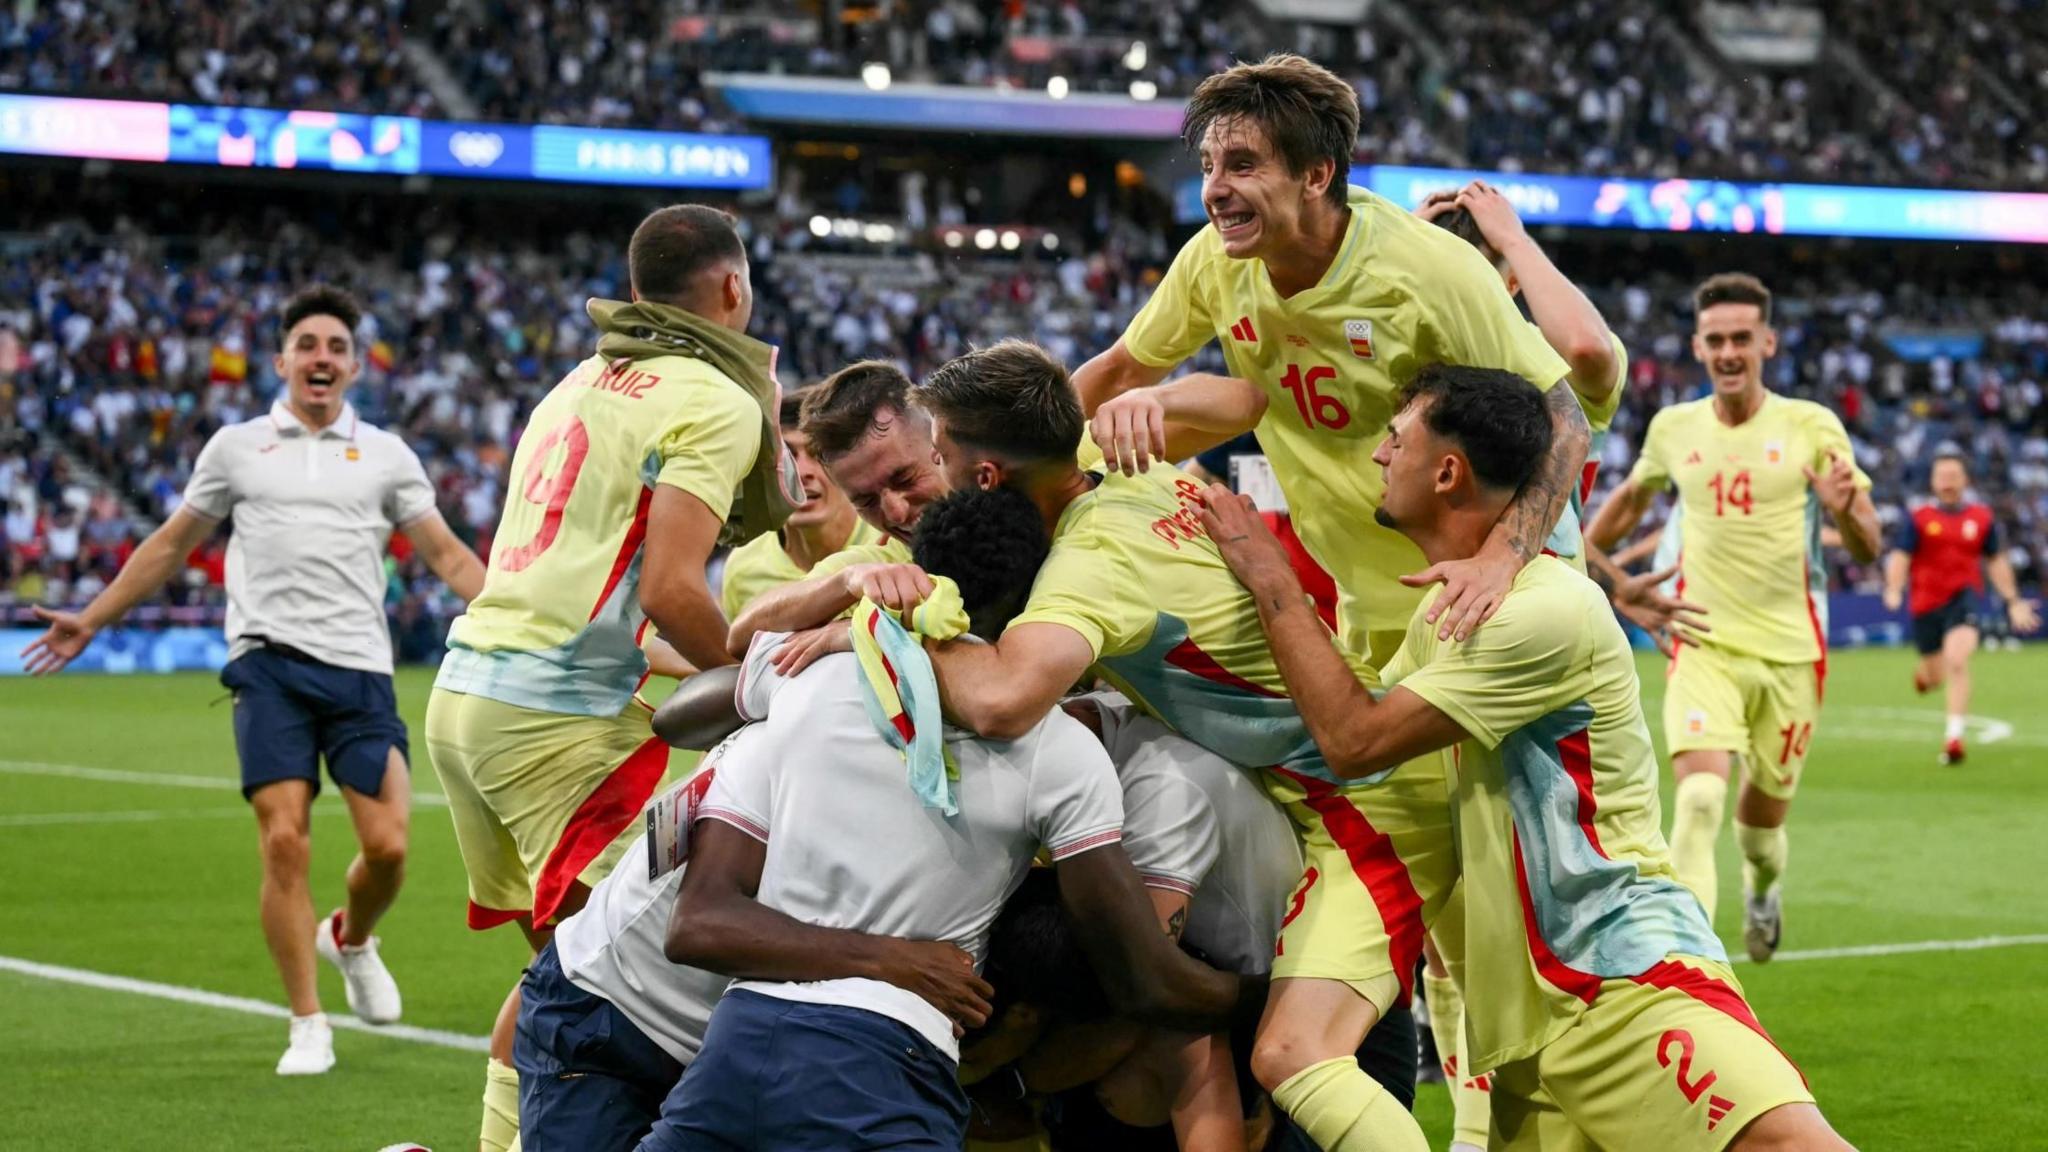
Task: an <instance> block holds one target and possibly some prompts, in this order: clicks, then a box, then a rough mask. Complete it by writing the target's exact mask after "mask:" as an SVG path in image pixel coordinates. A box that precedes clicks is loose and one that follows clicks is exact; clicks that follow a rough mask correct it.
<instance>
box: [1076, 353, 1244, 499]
mask: <svg viewBox="0 0 2048 1152" xmlns="http://www.w3.org/2000/svg"><path fill="white" fill-rule="evenodd" d="M1265 415H1266V394H1265V392H1263V391H1261V390H1260V388H1259V386H1258V385H1256V384H1254V383H1252V382H1251V381H1249V380H1241V379H1239V378H1237V377H1235V376H1218V375H1215V374H1214V373H1210V372H1194V373H1190V374H1188V375H1186V376H1183V377H1181V378H1180V379H1178V380H1174V381H1172V382H1171V383H1167V384H1161V385H1159V386H1157V387H1155V388H1141V389H1136V390H1133V391H1130V392H1126V393H1124V394H1123V395H1121V396H1117V397H1115V398H1114V399H1111V400H1109V401H1108V402H1106V403H1104V404H1103V405H1102V406H1101V407H1100V408H1098V409H1096V411H1095V415H1094V417H1093V418H1092V419H1091V420H1090V421H1089V423H1088V433H1089V435H1090V436H1091V437H1092V438H1093V439H1094V440H1095V446H1096V447H1098V448H1100V449H1102V456H1103V459H1104V460H1105V461H1106V462H1107V463H1108V466H1109V467H1111V468H1115V469H1117V470H1118V471H1121V472H1122V473H1123V474H1124V475H1126V476H1132V475H1136V474H1137V473H1139V472H1143V471H1145V470H1146V469H1148V468H1150V467H1151V465H1152V461H1153V460H1185V459H1187V458H1188V457H1190V456H1196V455H1199V454H1201V453H1203V452H1206V451H1208V450H1209V449H1211V448H1214V447H1216V446H1217V445H1218V444H1223V443H1227V442H1228V441H1229V440H1230V439H1231V438H1232V437H1235V436H1239V435H1242V434H1243V433H1246V432H1249V431H1251V430H1252V429H1253V428H1256V427H1257V426H1258V423H1259V421H1260V420H1261V419H1263V418H1264V417H1265Z"/></svg>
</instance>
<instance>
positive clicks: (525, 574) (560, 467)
mask: <svg viewBox="0 0 2048 1152" xmlns="http://www.w3.org/2000/svg"><path fill="white" fill-rule="evenodd" d="M760 449H761V408H760V406H759V405H758V404H756V403H755V401H754V400H753V398H752V397H750V396H748V395H747V393H746V392H745V391H743V390H742V389H741V388H740V387H739V385H737V384H735V383H733V382H732V381H731V380H729V379H727V378H726V377H725V376H724V374H722V373H720V372H719V371H718V370H717V369H716V368H713V367H711V366H710V365H709V364H706V363H705V362H703V361H702V360H697V359H692V358H689V357H682V356H663V357H656V358H654V359H648V360H626V359H620V360H615V361H612V362H610V363H609V364H608V363H607V362H606V361H605V360H604V359H602V358H601V357H596V356H593V357H591V358H590V359H588V360H585V361H584V362H583V363H582V364H580V365H578V366H577V367H576V369H575V370H574V371H572V372H570V373H569V375H568V376H566V377H564V378H563V379H562V382H561V383H559V384H557V385H555V387H554V389H553V390H551V391H550V392H549V393H548V394H547V396H546V397H545V398H543V399H542V400H541V402H540V404H539V405H538V406H537V407H535V408H534V410H533V415H532V416H531V417H530V418H529V419H528V421H527V424H526V429H525V431H524V432H522V433H521V435H520V438H519V446H518V448H517V449H516V450H514V452H513V453H512V466H511V470H510V472H509V473H508V477H509V479H508V481H507V484H506V489H507V491H506V497H505V511H504V513H503V515H502V516H501V517H500V519H499V521H498V530H497V532H496V533H495V535H494V537H493V539H492V542H491V555H490V557H489V559H488V567H487V569H486V571H485V574H484V587H483V591H482V592H481V593H480V594H479V595H478V596H477V598H476V599H475V600H474V601H472V602H471V603H470V605H469V610H468V611H467V612H466V613H464V614H463V615H462V616H461V617H460V618H459V619H457V620H456V621H455V624H454V626H453V627H452V628H450V629H449V632H448V657H447V659H446V660H444V661H443V662H442V664H441V672H440V675H439V676H438V677H437V678H436V680H435V686H436V687H439V688H445V689H447V690H449V691H452V692H461V693H466V694H468V695H473V696H484V697H488V698H490V699H493V700H497V701H500V702H502V703H506V704H513V705H516V706H519V707H522V708H533V709H537V710H539V711H543V712H561V713H568V714H572V715H579V716H616V715H618V714H619V712H620V711H621V710H623V709H624V708H625V707H626V703H627V701H629V700H631V699H632V696H633V691H634V689H635V687H636V686H637V685H638V684H639V683H640V680H641V678H642V676H643V675H644V674H645V673H646V671H647V659H646V657H645V656H644V655H642V653H641V650H640V638H641V633H642V632H643V631H644V629H645V627H646V623H647V616H646V614H645V613H643V612H642V611H641V610H640V563H641V553H642V545H643V543H644V541H645V539H646V535H647V512H648V508H649V506H650V504H651V503H652V501H653V499H654V488H655V485H657V484H667V485H669V486H671V487H675V488H680V489H682V490H683V491H685V492H688V493H689V494H691V495H692V496H695V497H696V498H697V499H699V500H702V501H703V502H704V504H705V505H706V506H707V507H709V508H710V509H711V511H712V513H713V514H714V515H715V516H717V517H718V519H719V520H720V521H723V520H724V519H725V518H726V515H727V513H728V512H729V511H730V510H731V508H732V502H733V498H734V494H735V493H736V492H737V491H738V488H739V485H740V481H741V480H742V479H743V478H744V477H745V476H746V475H747V473H748V472H749V471H751V470H752V469H753V467H754V460H755V457H756V456H757V455H758V454H759V452H760Z"/></svg>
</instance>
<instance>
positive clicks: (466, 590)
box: [399, 512, 484, 603]
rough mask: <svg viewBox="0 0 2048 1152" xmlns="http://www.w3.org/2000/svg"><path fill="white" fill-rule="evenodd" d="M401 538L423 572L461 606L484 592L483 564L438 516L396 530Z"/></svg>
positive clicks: (428, 517) (417, 520) (418, 519)
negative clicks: (443, 586) (421, 563)
mask: <svg viewBox="0 0 2048 1152" xmlns="http://www.w3.org/2000/svg"><path fill="white" fill-rule="evenodd" d="M399 531H401V532H403V533H405V538H406V539H407V540H410V541H412V546H413V548H414V549H416V550H417V551H418V552H419V556H420V559H421V560H424V561H426V565H427V570H428V571H430V572H432V573H433V574H434V575H436V576H438V577H440V578H441V583H443V584H446V585H447V586H448V590H449V591H451V592H453V593H455V594H456V595H457V596H460V597H462V600H463V602H464V603H468V602H469V601H471V600H474V599H476V598H477V594H478V593H480V592H482V591H483V590H484V562H483V561H482V560H479V559H477V555H476V553H475V552H474V551H472V550H471V549H470V546H469V545H467V544H464V543H463V542H462V540H461V539H460V538H459V537H457V536H456V535H455V533H454V531H452V530H451V529H450V528H449V527H448V521H447V520H445V519H443V518H442V516H441V514H440V513H439V512H429V513H427V514H426V515H424V516H421V517H418V518H417V519H414V520H410V521H408V522H406V523H405V524H402V525H400V526H399Z"/></svg>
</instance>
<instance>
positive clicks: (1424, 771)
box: [1261, 751, 1462, 1015]
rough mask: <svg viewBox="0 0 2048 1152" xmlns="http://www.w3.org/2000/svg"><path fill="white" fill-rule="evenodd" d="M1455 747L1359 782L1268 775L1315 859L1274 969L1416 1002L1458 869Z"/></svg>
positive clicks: (1388, 1000)
mask: <svg viewBox="0 0 2048 1152" xmlns="http://www.w3.org/2000/svg"><path fill="white" fill-rule="evenodd" d="M1448 755H1449V753H1448V751H1446V752H1440V753H1434V754H1432V755H1429V756H1424V757H1421V758H1419V759H1416V760H1411V761H1409V762H1408V763H1406V764H1403V765H1401V766H1400V767H1399V768H1397V769H1395V770H1394V772H1393V773H1392V774H1391V775H1389V776H1388V777H1387V778H1386V779H1384V780H1381V781H1379V782H1378V783H1376V784H1372V785H1369V786H1365V787H1359V788H1338V787H1336V786H1334V785H1331V784H1328V783H1325V782H1324V781H1321V780H1317V779H1315V778H1313V777H1307V776H1297V775H1293V774H1291V773H1287V772H1285V771H1283V770H1280V769H1269V770H1267V771H1266V772H1264V773H1262V774H1261V776H1262V777H1263V779H1264V780H1265V782H1266V791H1267V792H1268V793H1269V794H1270V795H1271V796H1272V797H1273V799H1274V800H1275V801H1277V802H1278V803H1279V804H1280V805H1281V807H1282V808H1283V809H1284V810H1285V811H1286V812H1287V816H1288V818H1289V819H1290V820H1292V821H1294V826H1295V829H1296V831H1298V832H1299V833H1300V834H1301V849H1302V864H1303V868H1302V875H1301V882H1300V884H1298V885H1297V886H1296V887H1295V890H1294V896H1293V898H1292V899H1291V901H1290V902H1289V904H1288V907H1287V913H1286V916H1285V918H1284V919H1283V920H1282V922H1281V925H1280V937H1279V939H1278V940H1276V941H1275V942H1274V946H1273V972H1272V975H1273V978H1274V979H1276V980H1279V979H1287V978H1299V979H1325V980H1342V981H1343V982H1345V983H1346V984H1349V985H1351V987H1352V990H1353V991H1356V992H1357V993H1358V994H1359V995H1361V996H1363V997H1365V998H1366V999H1367V1000H1370V1001H1372V1003H1373V1005H1374V1006H1375V1007H1376V1008H1378V1009H1379V1011H1380V1012H1381V1014H1382V1015H1384V1014H1385V1013H1386V1011H1387V1010H1388V1009H1389V1008H1390V1007H1392V1006H1393V1004H1394V1003H1395V1002H1396V1000H1395V998H1396V997H1397V996H1398V997H1400V998H1401V1002H1405V1001H1406V998H1407V996H1408V995H1409V993H1411V992H1412V991H1413V988H1412V987H1411V985H1412V984H1413V982H1414V979H1415V965H1416V962H1417V961H1418V960H1419V959H1420V958H1421V956H1422V938H1423V935H1424V933H1425V932H1426V931H1427V930H1428V929H1429V927H1430V926H1431V925H1434V924H1436V923H1437V920H1438V917H1439V916H1440V915H1441V913H1442V911H1443V907H1444V902H1445V900H1447V899H1448V898H1449V896H1450V891H1451V885H1452V884H1453V883H1454V882H1455V881H1456V880H1457V869H1458V862H1457V856H1456V849H1455V847H1454V845H1453V842H1452V838H1451V807H1450V797H1449V794H1448V792H1447V790H1446V785H1445V779H1446V775H1445V770H1446V763H1445V760H1446V757H1447V756H1448ZM1459 952H1460V954H1461V955H1462V948H1460V949H1459Z"/></svg>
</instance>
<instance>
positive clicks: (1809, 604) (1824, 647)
mask: <svg viewBox="0 0 2048 1152" xmlns="http://www.w3.org/2000/svg"><path fill="white" fill-rule="evenodd" d="M1800 567H1801V569H1802V572H1803V575H1802V577H1801V578H1802V579H1803V580H1805V582H1806V620H1807V623H1809V624H1812V625H1813V642H1814V643H1815V644H1818V645H1820V659H1819V660H1816V661H1814V664H1813V699H1814V702H1815V703H1819V702H1820V701H1821V700H1822V699H1823V698H1825V697H1826V696H1827V692H1828V630H1827V629H1825V628H1823V627H1821V626H1820V605H1819V604H1818V603H1816V602H1815V601H1814V598H1813V560H1812V558H1810V557H1809V558H1808V559H1807V560H1806V561H1805V562H1804V563H1803V564H1802V565H1801V566H1800Z"/></svg>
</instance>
